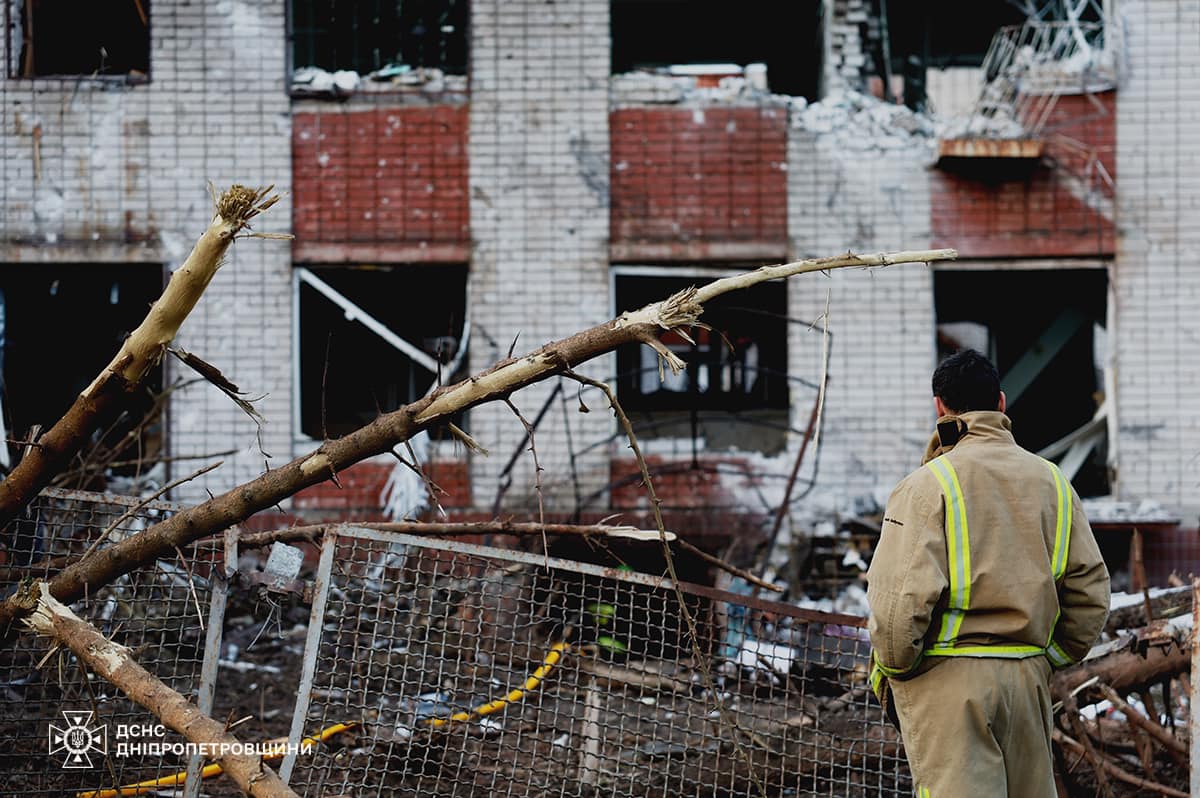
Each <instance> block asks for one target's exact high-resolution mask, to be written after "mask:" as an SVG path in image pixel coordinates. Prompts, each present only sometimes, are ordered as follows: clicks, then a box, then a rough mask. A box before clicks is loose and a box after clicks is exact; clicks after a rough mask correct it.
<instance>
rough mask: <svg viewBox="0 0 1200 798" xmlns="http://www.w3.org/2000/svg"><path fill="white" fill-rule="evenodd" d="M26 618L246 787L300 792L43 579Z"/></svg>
mask: <svg viewBox="0 0 1200 798" xmlns="http://www.w3.org/2000/svg"><path fill="white" fill-rule="evenodd" d="M25 624H26V625H27V626H28V627H29V628H30V629H32V630H33V631H34V632H36V633H38V634H40V635H44V636H46V637H51V638H53V639H54V640H56V641H57V642H59V643H61V644H62V645H64V646H66V647H67V648H69V649H71V651H73V652H75V656H77V657H79V658H80V659H81V660H83V661H84V662H85V663H87V665H88V667H89V668H91V669H92V670H93V671H94V672H95V673H96V674H98V675H99V676H101V677H103V678H104V679H106V680H108V681H109V682H111V683H112V684H114V685H116V686H117V687H118V688H119V689H120V690H121V692H123V693H124V694H125V695H127V696H128V697H129V698H130V699H131V700H133V701H135V702H137V703H138V704H140V705H141V706H143V707H145V708H146V709H148V710H150V711H151V712H153V713H154V715H155V716H157V717H158V718H159V719H160V720H161V721H162V722H163V724H164V725H165V726H167V727H168V728H170V729H173V730H174V731H176V732H179V733H180V734H182V735H183V736H184V737H185V738H186V739H187V740H188V741H190V742H193V743H196V744H199V745H203V746H205V748H207V749H209V750H212V751H214V752H216V753H217V756H215V757H214V760H215V761H216V762H218V763H219V764H220V765H221V769H222V772H224V773H225V774H226V775H227V776H229V777H230V778H231V779H233V780H234V781H235V782H236V783H237V785H238V787H240V788H241V789H242V791H243V792H245V793H247V794H249V795H252V796H256V798H298V796H297V795H296V793H294V792H292V791H291V790H290V789H288V787H287V785H286V784H284V783H283V782H282V781H281V780H280V779H279V776H278V775H276V773H275V771H273V770H271V769H270V768H268V767H266V766H264V765H263V763H262V757H261V756H258V755H255V754H244V753H240V754H234V753H223V751H230V750H241V749H242V748H243V744H242V743H241V742H239V741H238V740H237V738H235V737H234V736H233V735H231V734H229V733H228V732H226V731H225V727H224V726H222V725H221V724H220V723H218V722H217V721H215V720H213V719H212V718H210V717H208V716H207V715H204V714H203V713H201V712H200V710H199V709H197V708H196V706H195V705H194V704H192V703H191V702H190V701H188V700H187V699H186V698H184V697H183V696H181V695H180V694H179V693H177V692H175V691H174V690H172V689H171V688H170V687H168V686H167V685H165V684H163V683H162V682H161V681H159V680H158V679H157V678H156V677H155V676H154V674H152V673H150V672H149V671H147V670H146V669H145V668H143V667H142V666H141V665H138V664H137V662H135V661H134V659H133V657H132V656H131V655H130V653H129V649H127V648H125V647H124V646H121V645H117V644H116V643H114V642H112V641H111V640H109V639H108V638H106V637H105V636H104V635H102V634H100V632H98V631H96V629H95V628H94V627H93V626H92V625H91V624H89V623H87V622H86V621H84V620H82V619H80V618H79V617H78V616H76V615H75V613H73V612H71V610H70V608H69V607H66V606H64V605H63V604H60V603H59V602H58V601H55V599H54V597H53V596H51V595H50V591H49V590H48V589H47V588H46V586H45V585H44V584H43V585H42V586H41V597H40V599H39V601H38V606H37V609H36V610H35V611H34V612H33V614H32V615H30V616H29V617H28V618H27V619H25Z"/></svg>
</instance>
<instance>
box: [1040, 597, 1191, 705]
mask: <svg viewBox="0 0 1200 798" xmlns="http://www.w3.org/2000/svg"><path fill="white" fill-rule="evenodd" d="M1183 620H1186V621H1188V622H1190V621H1191V617H1190V616H1189V617H1187V618H1186V619H1180V621H1181V622H1180V623H1178V624H1177V625H1171V624H1168V623H1159V624H1156V625H1154V626H1150V627H1146V628H1143V629H1138V630H1136V631H1135V632H1133V633H1132V634H1129V635H1126V636H1125V637H1123V638H1121V639H1120V640H1119V641H1117V642H1116V643H1109V644H1106V645H1105V646H1103V647H1102V649H1103V653H1102V654H1099V655H1098V656H1093V657H1092V658H1090V659H1086V660H1084V661H1083V662H1081V663H1079V664H1078V665H1073V666H1071V667H1069V668H1064V669H1063V670H1061V671H1059V672H1058V673H1056V674H1054V676H1053V677H1052V678H1051V679H1050V694H1051V696H1053V698H1054V700H1055V701H1063V700H1064V699H1066V698H1067V697H1069V696H1070V695H1071V694H1072V693H1073V692H1075V691H1076V690H1078V689H1079V688H1080V687H1082V686H1084V685H1086V684H1087V683H1088V682H1089V681H1093V680H1094V681H1095V682H1100V683H1103V684H1106V685H1108V686H1109V687H1111V688H1112V689H1113V690H1116V691H1117V692H1119V693H1127V692H1129V691H1130V690H1133V689H1135V688H1136V687H1138V686H1141V685H1146V684H1153V683H1156V682H1160V681H1162V680H1164V679H1167V678H1170V677H1171V676H1174V675H1176V674H1178V673H1183V672H1186V671H1187V670H1188V669H1189V668H1191V664H1192V663H1191V656H1192V654H1191V644H1190V640H1191V626H1190V623H1184V622H1182V621H1183ZM1100 698H1103V695H1100V694H1097V696H1096V700H1099V699H1100ZM1080 703H1083V702H1082V701H1081V702H1080Z"/></svg>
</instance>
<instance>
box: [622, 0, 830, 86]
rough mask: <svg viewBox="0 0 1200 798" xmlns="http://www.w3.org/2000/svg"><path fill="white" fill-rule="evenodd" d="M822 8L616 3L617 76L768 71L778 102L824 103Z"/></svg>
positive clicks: (691, 1) (667, 0) (813, 3)
mask: <svg viewBox="0 0 1200 798" xmlns="http://www.w3.org/2000/svg"><path fill="white" fill-rule="evenodd" d="M821 10H822V3H821V2H820V0H800V1H799V2H794V3H787V4H780V3H775V2H769V1H768V0H750V2H743V3H739V4H738V5H737V6H736V9H734V8H733V7H731V6H730V4H729V3H725V2H720V1H719V0H613V1H612V3H611V12H612V18H611V26H612V73H613V74H614V75H617V74H622V73H624V72H632V71H636V70H659V69H665V68H667V67H671V66H675V65H684V64H689V65H690V64H738V65H741V66H743V67H744V66H745V65H747V64H754V63H764V64H766V67H767V85H768V87H769V89H770V90H771V91H772V92H774V93H776V94H790V95H796V96H800V97H806V98H808V99H809V100H812V101H816V100H818V99H820V97H819V87H820V79H821V54H822V52H823V48H824V43H823V39H822V35H823V34H822V26H821V19H822V17H821V13H822V11H821Z"/></svg>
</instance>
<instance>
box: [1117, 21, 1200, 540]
mask: <svg viewBox="0 0 1200 798" xmlns="http://www.w3.org/2000/svg"><path fill="white" fill-rule="evenodd" d="M1121 9H1122V14H1123V17H1124V22H1125V34H1126V41H1127V53H1128V58H1129V63H1128V67H1129V72H1128V79H1127V81H1126V83H1125V84H1124V85H1123V86H1121V88H1120V90H1119V92H1118V96H1117V226H1118V233H1117V264H1116V268H1115V270H1114V271H1115V276H1114V282H1115V294H1116V302H1117V312H1116V322H1117V330H1116V334H1115V335H1110V340H1112V341H1114V342H1115V345H1116V347H1117V375H1118V383H1117V396H1116V400H1117V411H1118V420H1119V429H1120V431H1119V435H1118V447H1119V450H1118V451H1119V455H1118V456H1119V460H1120V470H1119V473H1118V482H1117V484H1118V489H1119V493H1120V496H1121V497H1122V498H1126V499H1135V500H1140V499H1153V500H1156V501H1159V502H1161V503H1163V504H1165V505H1166V506H1168V507H1169V508H1170V509H1174V510H1177V511H1179V512H1180V513H1182V515H1183V520H1184V522H1185V523H1188V524H1194V523H1195V522H1196V516H1197V514H1198V513H1200V490H1198V489H1200V413H1197V408H1198V407H1200V314H1198V313H1197V308H1200V269H1197V266H1196V255H1195V253H1196V252H1197V250H1198V249H1200V153H1198V152H1197V148H1196V143H1197V142H1198V141H1200V5H1197V4H1195V3H1180V2H1175V1H1174V0H1142V1H1141V2H1125V3H1122V4H1121Z"/></svg>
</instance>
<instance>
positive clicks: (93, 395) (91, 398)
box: [0, 185, 279, 529]
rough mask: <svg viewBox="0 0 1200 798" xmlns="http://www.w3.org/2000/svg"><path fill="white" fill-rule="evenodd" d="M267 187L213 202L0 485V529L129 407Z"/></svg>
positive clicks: (268, 201) (264, 201)
mask: <svg viewBox="0 0 1200 798" xmlns="http://www.w3.org/2000/svg"><path fill="white" fill-rule="evenodd" d="M270 191H271V188H266V189H249V188H246V187H245V186H238V185H235V186H232V187H231V188H230V189H229V190H228V191H226V192H225V193H224V194H222V195H221V196H220V197H219V198H216V213H215V214H214V216H213V219H212V222H210V223H209V225H208V229H207V230H205V231H204V234H203V235H201V236H200V239H199V240H198V241H197V242H196V246H195V247H194V248H193V249H192V252H191V254H190V255H188V257H187V260H185V261H184V263H183V265H182V266H181V267H179V269H177V270H176V271H175V273H174V274H172V275H171V280H170V282H169V283H168V284H167V288H166V290H165V291H163V293H162V296H160V297H159V298H158V301H157V302H155V303H154V305H153V306H151V308H150V312H149V313H148V314H147V315H146V318H145V319H144V320H143V321H142V323H141V324H140V325H139V326H138V328H137V329H136V330H134V331H133V333H132V334H130V336H129V337H128V338H127V339H126V340H125V343H124V344H123V345H122V346H121V348H120V350H118V352H117V354H116V356H115V357H114V358H113V359H112V362H111V363H109V364H108V366H107V367H105V369H104V370H103V371H102V372H100V374H99V376H97V377H96V379H95V380H93V381H92V384H91V385H89V386H88V387H87V388H86V389H84V391H83V392H82V393H81V394H79V396H78V397H76V398H75V402H74V404H72V405H71V407H70V409H69V410H67V412H66V415H64V416H63V417H62V418H61V419H59V421H58V423H56V424H55V425H54V426H53V427H51V428H50V429H49V430H47V431H46V433H45V434H44V435H42V436H41V437H40V438H39V439H38V440H37V441H31V442H30V446H29V447H28V450H27V452H26V454H25V456H24V457H23V458H22V459H21V461H20V462H19V463H17V465H16V467H14V468H13V470H12V473H10V474H9V475H8V476H7V477H5V479H4V481H3V482H0V529H3V528H4V527H5V526H7V525H8V523H9V522H10V521H12V520H13V519H14V518H16V517H17V515H18V514H19V513H20V512H21V510H23V509H24V508H25V506H26V505H28V504H29V502H31V501H33V499H34V497H35V496H37V494H38V492H39V491H41V489H42V488H44V487H46V485H47V484H49V482H50V480H51V479H53V478H54V477H55V476H56V475H57V474H59V473H61V472H62V471H63V470H64V469H65V468H66V466H67V465H68V464H69V463H70V462H71V458H73V457H74V456H75V455H76V453H78V452H79V450H80V449H82V448H83V446H84V445H85V444H86V443H87V442H88V441H89V440H90V439H91V436H92V434H93V433H94V432H96V431H97V430H98V429H101V428H102V427H103V426H104V425H106V424H108V423H109V422H111V421H112V420H113V419H115V418H116V417H117V415H118V414H119V413H120V412H121V410H123V409H124V408H125V407H126V406H127V405H128V402H129V397H130V394H131V392H132V391H133V390H134V389H136V388H137V387H138V386H139V385H141V384H142V382H143V381H144V380H145V378H146V375H147V374H148V373H149V372H150V370H151V369H152V368H154V366H155V365H157V364H158V362H159V360H160V359H161V358H162V353H163V350H164V349H165V348H166V346H167V344H169V343H170V342H171V341H172V340H173V339H174V338H175V335H176V333H178V332H179V327H180V325H181V324H183V320H184V319H186V318H187V316H188V314H189V313H191V311H192V308H194V307H195V306H196V302H197V301H198V300H199V299H200V296H201V294H203V293H204V289H205V288H207V287H208V284H209V282H210V281H211V280H212V278H213V275H214V274H216V273H217V269H218V267H220V265H221V259H222V258H223V257H224V255H225V252H226V251H227V250H228V249H229V245H230V244H231V243H232V242H233V238H234V236H235V235H237V233H239V232H240V231H241V230H243V229H245V228H246V227H247V226H248V225H249V222H250V220H251V219H252V218H254V217H255V216H257V215H258V214H259V213H261V212H263V211H264V210H266V209H267V208H270V207H271V206H272V205H274V204H275V203H276V202H277V201H278V200H279V196H278V195H274V196H271V197H269V198H268V197H267V194H268V193H269V192H270Z"/></svg>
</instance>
